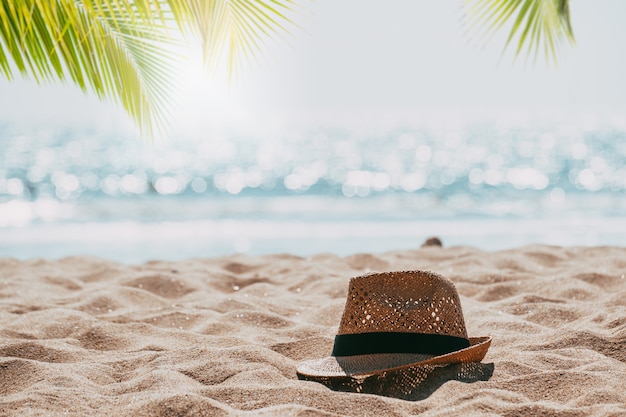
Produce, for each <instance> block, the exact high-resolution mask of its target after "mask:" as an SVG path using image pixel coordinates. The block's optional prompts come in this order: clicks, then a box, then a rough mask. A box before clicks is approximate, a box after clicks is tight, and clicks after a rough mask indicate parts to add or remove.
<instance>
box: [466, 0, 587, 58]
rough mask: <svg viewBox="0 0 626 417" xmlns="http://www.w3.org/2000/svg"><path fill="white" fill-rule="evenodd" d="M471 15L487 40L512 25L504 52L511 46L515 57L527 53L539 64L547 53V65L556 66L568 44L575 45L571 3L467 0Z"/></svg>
mask: <svg viewBox="0 0 626 417" xmlns="http://www.w3.org/2000/svg"><path fill="white" fill-rule="evenodd" d="M465 4H466V10H467V15H468V17H469V18H470V20H471V21H472V22H474V23H477V24H479V25H480V26H482V27H484V29H483V30H482V33H481V38H482V39H483V40H484V39H485V38H487V37H490V36H492V35H493V34H494V33H495V32H497V31H499V30H501V29H502V28H503V27H504V26H505V25H506V24H507V23H510V24H511V29H510V32H509V36H508V38H507V40H506V43H505V46H504V49H505V50H506V49H507V48H508V47H509V46H510V45H511V44H515V43H516V44H517V45H516V47H515V56H516V57H517V56H519V55H520V54H522V52H524V50H525V51H526V54H527V56H531V55H532V56H534V59H535V60H536V59H537V57H538V55H539V53H540V51H542V50H543V53H544V57H545V59H546V61H554V62H555V63H556V60H557V57H558V53H559V48H560V47H561V45H562V44H563V43H564V42H568V43H570V44H573V43H574V42H575V38H574V32H573V30H572V25H571V22H570V14H569V1H568V0H465Z"/></svg>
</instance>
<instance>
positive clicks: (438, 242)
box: [422, 236, 443, 248]
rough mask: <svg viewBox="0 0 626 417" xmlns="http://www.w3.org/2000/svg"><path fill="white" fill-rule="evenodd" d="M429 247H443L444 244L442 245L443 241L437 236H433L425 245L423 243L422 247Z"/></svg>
mask: <svg viewBox="0 0 626 417" xmlns="http://www.w3.org/2000/svg"><path fill="white" fill-rule="evenodd" d="M427 246H439V247H442V246H443V243H441V239H439V238H438V237H437V236H433V237H429V238H428V239H426V241H425V242H424V243H422V247H423V248H425V247H427Z"/></svg>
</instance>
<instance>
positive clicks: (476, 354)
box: [296, 337, 491, 382]
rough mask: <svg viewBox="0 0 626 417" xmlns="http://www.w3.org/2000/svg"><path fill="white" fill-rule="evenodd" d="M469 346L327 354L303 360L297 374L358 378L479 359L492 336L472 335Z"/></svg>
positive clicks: (319, 377) (316, 377) (305, 376)
mask: <svg viewBox="0 0 626 417" xmlns="http://www.w3.org/2000/svg"><path fill="white" fill-rule="evenodd" d="M469 341H470V346H469V347H467V348H465V349H461V350H457V351H454V352H450V353H447V354H445V355H439V356H434V355H420V354H411V353H378V354H370V355H355V356H328V357H325V358H322V359H314V360H308V361H304V362H302V363H300V364H299V365H298V367H297V369H296V374H297V375H298V378H300V379H306V380H311V381H316V380H318V379H319V380H320V382H321V380H324V381H326V380H328V379H329V378H330V379H334V378H346V377H358V378H366V377H368V376H370V375H374V374H379V373H382V372H389V371H401V370H404V369H409V368H416V367H422V366H424V367H433V366H444V365H450V364H454V363H470V362H480V361H481V360H482V359H483V358H484V357H485V355H486V354H487V350H488V349H489V346H490V345H491V337H470V338H469Z"/></svg>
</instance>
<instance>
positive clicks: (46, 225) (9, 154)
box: [0, 124, 626, 262]
mask: <svg viewBox="0 0 626 417" xmlns="http://www.w3.org/2000/svg"><path fill="white" fill-rule="evenodd" d="M432 235H436V236H439V237H440V238H441V239H442V240H443V242H444V245H447V246H449V245H472V246H477V247H479V248H484V249H489V250H495V249H506V248H512V247H516V246H520V245H524V244H531V243H543V244H557V245H567V246H570V245H619V246H623V245H626V130H624V129H620V128H616V127H606V128H600V127H594V128H586V129H583V128H575V129H574V128H570V127H568V126H559V127H554V126H549V127H546V126H536V127H532V128H531V127H528V126H524V127H502V126H497V125H495V124H482V125H480V124H477V125H474V126H467V127H464V128H454V129H447V128H445V127H444V128H438V129H429V128H416V127H406V126H397V127H395V128H390V129H384V130H381V129H378V130H377V131H376V132H375V133H374V132H373V131H372V132H370V133H363V131H359V132H357V131H355V130H351V129H349V128H338V127H326V128H319V127H318V128H299V129H290V130H288V131H285V132H283V133H281V134H267V135H260V134H259V135H250V134H236V133H231V134H224V135H221V136H219V137H212V138H211V139H204V138H195V140H180V141H172V142H170V143H169V144H156V145H152V144H150V143H145V142H141V141H138V140H136V139H129V138H127V137H123V135H120V136H115V135H113V136H106V137H105V136H102V135H98V134H95V133H93V132H88V131H63V130H55V131H50V130H33V131H32V132H31V133H28V134H23V132H20V131H18V130H17V129H16V128H13V127H11V126H10V125H2V124H0V257H6V256H9V257H16V258H20V259H27V258H35V257H48V258H58V257H65V256H72V255H95V256H101V257H105V258H110V259H114V260H118V261H122V262H142V261H146V260H149V259H171V260H176V259H184V258H189V257H210V256H218V255H224V254H230V253H235V252H242V253H250V254H264V253H276V252H288V253H292V254H296V255H303V256H307V255H310V254H313V253H319V252H331V253H336V254H339V255H348V254H352V253H358V252H383V251H388V250H396V249H411V248H416V247H419V246H420V244H421V243H422V242H423V241H424V240H425V239H426V238H427V237H429V236H432Z"/></svg>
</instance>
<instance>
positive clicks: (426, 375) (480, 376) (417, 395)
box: [301, 362, 494, 401]
mask: <svg viewBox="0 0 626 417" xmlns="http://www.w3.org/2000/svg"><path fill="white" fill-rule="evenodd" d="M493 371H494V364H493V363H482V362H469V363H453V364H449V365H446V366H441V365H424V366H421V367H414V368H409V369H406V368H405V369H397V370H389V371H384V372H381V373H377V374H374V375H369V376H365V377H356V376H345V377H333V378H327V380H326V381H320V378H319V377H318V378H317V379H316V381H317V382H322V383H323V384H324V385H326V386H327V387H328V388H330V389H332V390H334V391H341V392H357V393H362V394H375V395H381V396H385V397H392V398H398V399H402V400H407V401H421V400H425V399H426V398H428V397H429V396H430V395H431V394H433V393H434V392H435V391H436V390H437V389H439V387H441V386H442V385H443V384H445V383H446V382H448V381H459V382H465V383H473V382H478V381H488V380H489V379H490V378H491V376H492V375H493ZM301 379H305V380H306V379H307V378H302V377H301Z"/></svg>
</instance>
